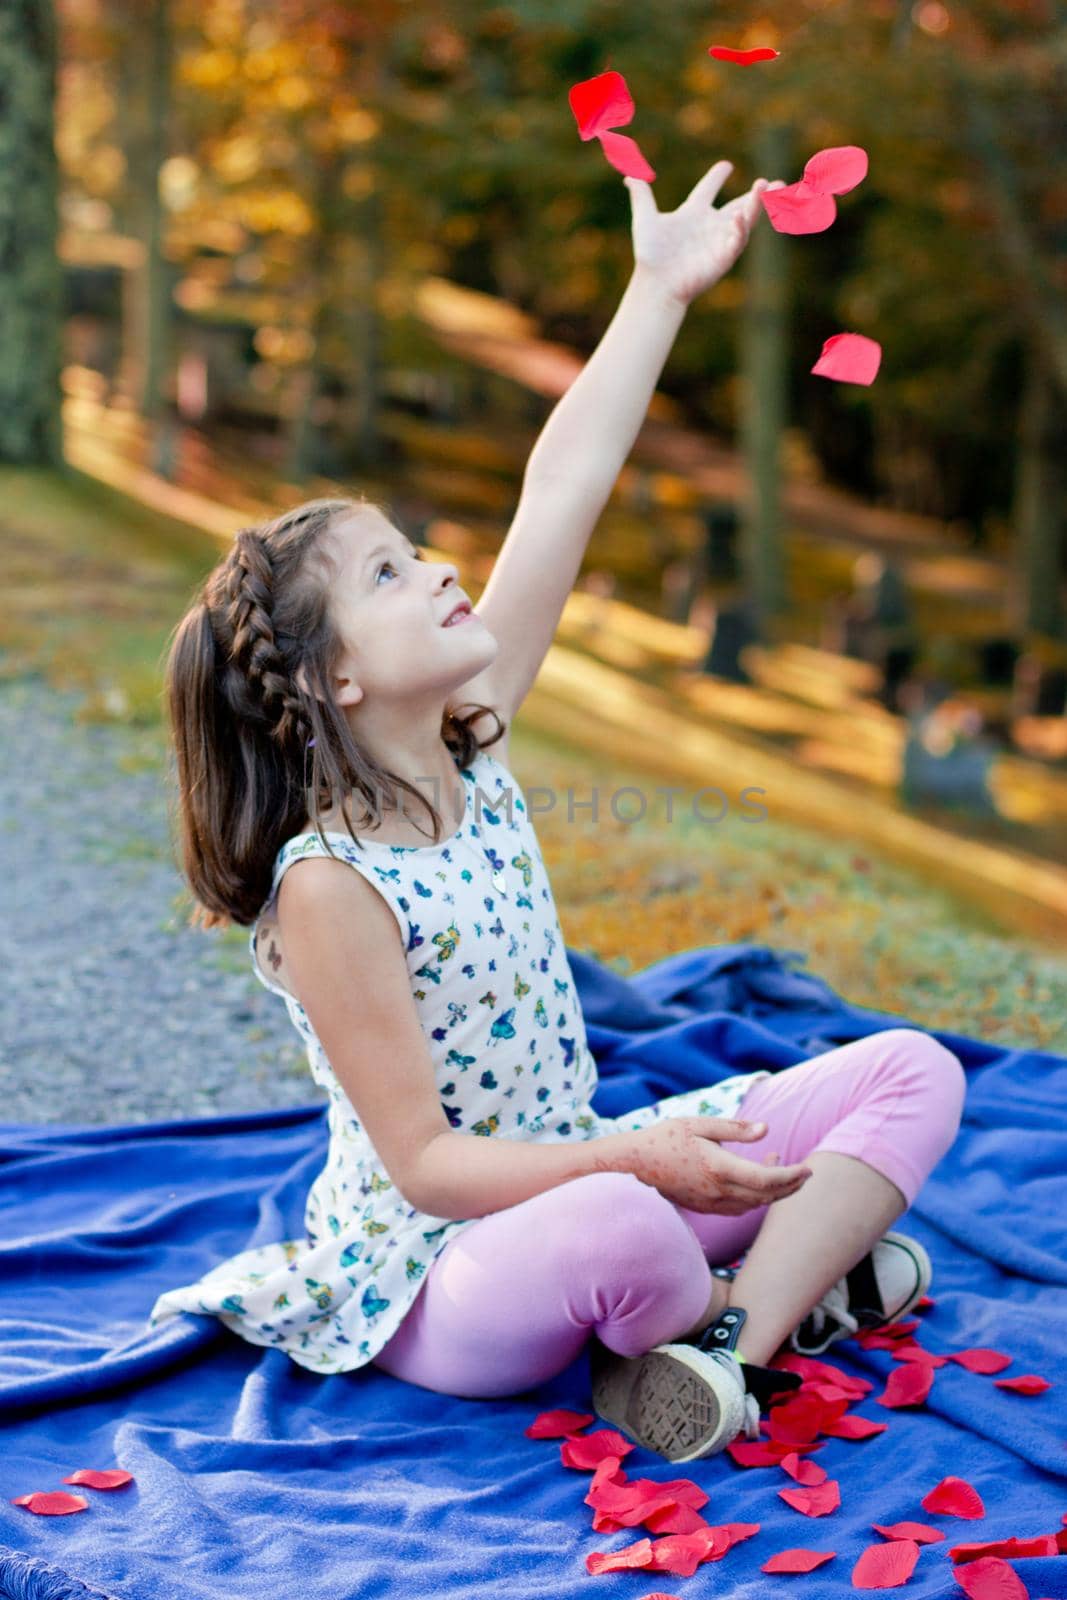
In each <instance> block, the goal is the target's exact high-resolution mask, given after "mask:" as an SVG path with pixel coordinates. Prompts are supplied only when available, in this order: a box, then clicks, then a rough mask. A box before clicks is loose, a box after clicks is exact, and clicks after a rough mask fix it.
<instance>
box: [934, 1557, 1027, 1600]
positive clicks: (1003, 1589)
mask: <svg viewBox="0 0 1067 1600" xmlns="http://www.w3.org/2000/svg"><path fill="white" fill-rule="evenodd" d="M952 1576H953V1577H954V1578H955V1580H956V1582H957V1583H958V1584H959V1586H960V1588H961V1589H962V1590H963V1592H964V1594H967V1595H970V1597H971V1600H1030V1591H1029V1590H1028V1589H1027V1587H1026V1585H1025V1584H1024V1583H1023V1580H1022V1579H1021V1578H1020V1576H1019V1574H1018V1573H1017V1572H1016V1571H1015V1569H1014V1567H1009V1566H1008V1563H1007V1562H1006V1561H1001V1559H1000V1557H999V1556H983V1557H982V1558H981V1560H980V1561H972V1562H970V1563H969V1565H967V1566H965V1567H953V1569H952Z"/></svg>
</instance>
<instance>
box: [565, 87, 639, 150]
mask: <svg viewBox="0 0 1067 1600" xmlns="http://www.w3.org/2000/svg"><path fill="white" fill-rule="evenodd" d="M567 99H568V100H569V102H570V108H571V110H572V111H573V112H574V118H575V121H576V122H577V124H578V132H579V134H580V135H581V137H582V138H583V139H595V138H596V137H597V135H598V134H601V133H603V131H604V129H605V128H625V126H626V124H627V123H628V122H632V121H633V116H634V102H633V96H632V95H631V93H630V91H629V89H628V88H627V87H626V79H625V78H624V77H623V75H622V73H621V72H601V73H600V74H599V75H598V76H597V77H595V78H586V79H584V80H583V81H582V82H581V83H576V84H574V86H573V87H572V88H571V89H570V90H569V91H568V94H567Z"/></svg>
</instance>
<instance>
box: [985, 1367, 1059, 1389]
mask: <svg viewBox="0 0 1067 1600" xmlns="http://www.w3.org/2000/svg"><path fill="white" fill-rule="evenodd" d="M993 1387H994V1389H1010V1390H1011V1391H1012V1393H1013V1394H1044V1392H1045V1390H1046V1389H1051V1388H1052V1385H1051V1383H1049V1381H1048V1379H1047V1378H1039V1377H1038V1375H1037V1373H1036V1372H1021V1373H1020V1374H1019V1376H1018V1377H1017V1378H994V1379H993Z"/></svg>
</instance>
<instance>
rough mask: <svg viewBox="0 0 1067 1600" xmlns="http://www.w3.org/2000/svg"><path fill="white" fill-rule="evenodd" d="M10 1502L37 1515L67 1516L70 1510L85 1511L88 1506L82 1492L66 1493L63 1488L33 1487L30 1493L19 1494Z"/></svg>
mask: <svg viewBox="0 0 1067 1600" xmlns="http://www.w3.org/2000/svg"><path fill="white" fill-rule="evenodd" d="M11 1504H12V1505H13V1506H25V1507H26V1510H27V1511H33V1512H35V1513H36V1514H37V1516H39V1517H67V1516H69V1515H70V1513H71V1512H72V1511H86V1510H88V1507H89V1502H88V1500H86V1498H85V1496H84V1495H83V1494H68V1493H67V1491H66V1490H65V1489H35V1490H34V1491H33V1493H32V1494H20V1495H19V1497H18V1499H17V1500H12V1502H11Z"/></svg>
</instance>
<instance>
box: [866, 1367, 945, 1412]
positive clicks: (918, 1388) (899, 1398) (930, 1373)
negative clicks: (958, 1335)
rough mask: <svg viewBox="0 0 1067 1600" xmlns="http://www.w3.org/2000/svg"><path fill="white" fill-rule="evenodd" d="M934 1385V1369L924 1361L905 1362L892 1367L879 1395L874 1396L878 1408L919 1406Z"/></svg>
mask: <svg viewBox="0 0 1067 1600" xmlns="http://www.w3.org/2000/svg"><path fill="white" fill-rule="evenodd" d="M933 1383H934V1369H933V1367H931V1366H929V1365H928V1364H927V1363H926V1362H925V1361H921V1362H920V1361H905V1362H904V1364H903V1365H902V1366H899V1367H894V1368H893V1370H892V1372H891V1373H890V1374H889V1377H888V1378H887V1379H886V1385H885V1388H884V1390H883V1391H882V1393H881V1394H880V1395H876V1396H875V1401H876V1404H878V1405H880V1406H890V1407H893V1408H896V1407H898V1406H921V1405H922V1404H923V1402H924V1401H925V1399H926V1397H927V1395H928V1394H929V1393H930V1390H931V1389H932V1388H933Z"/></svg>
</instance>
